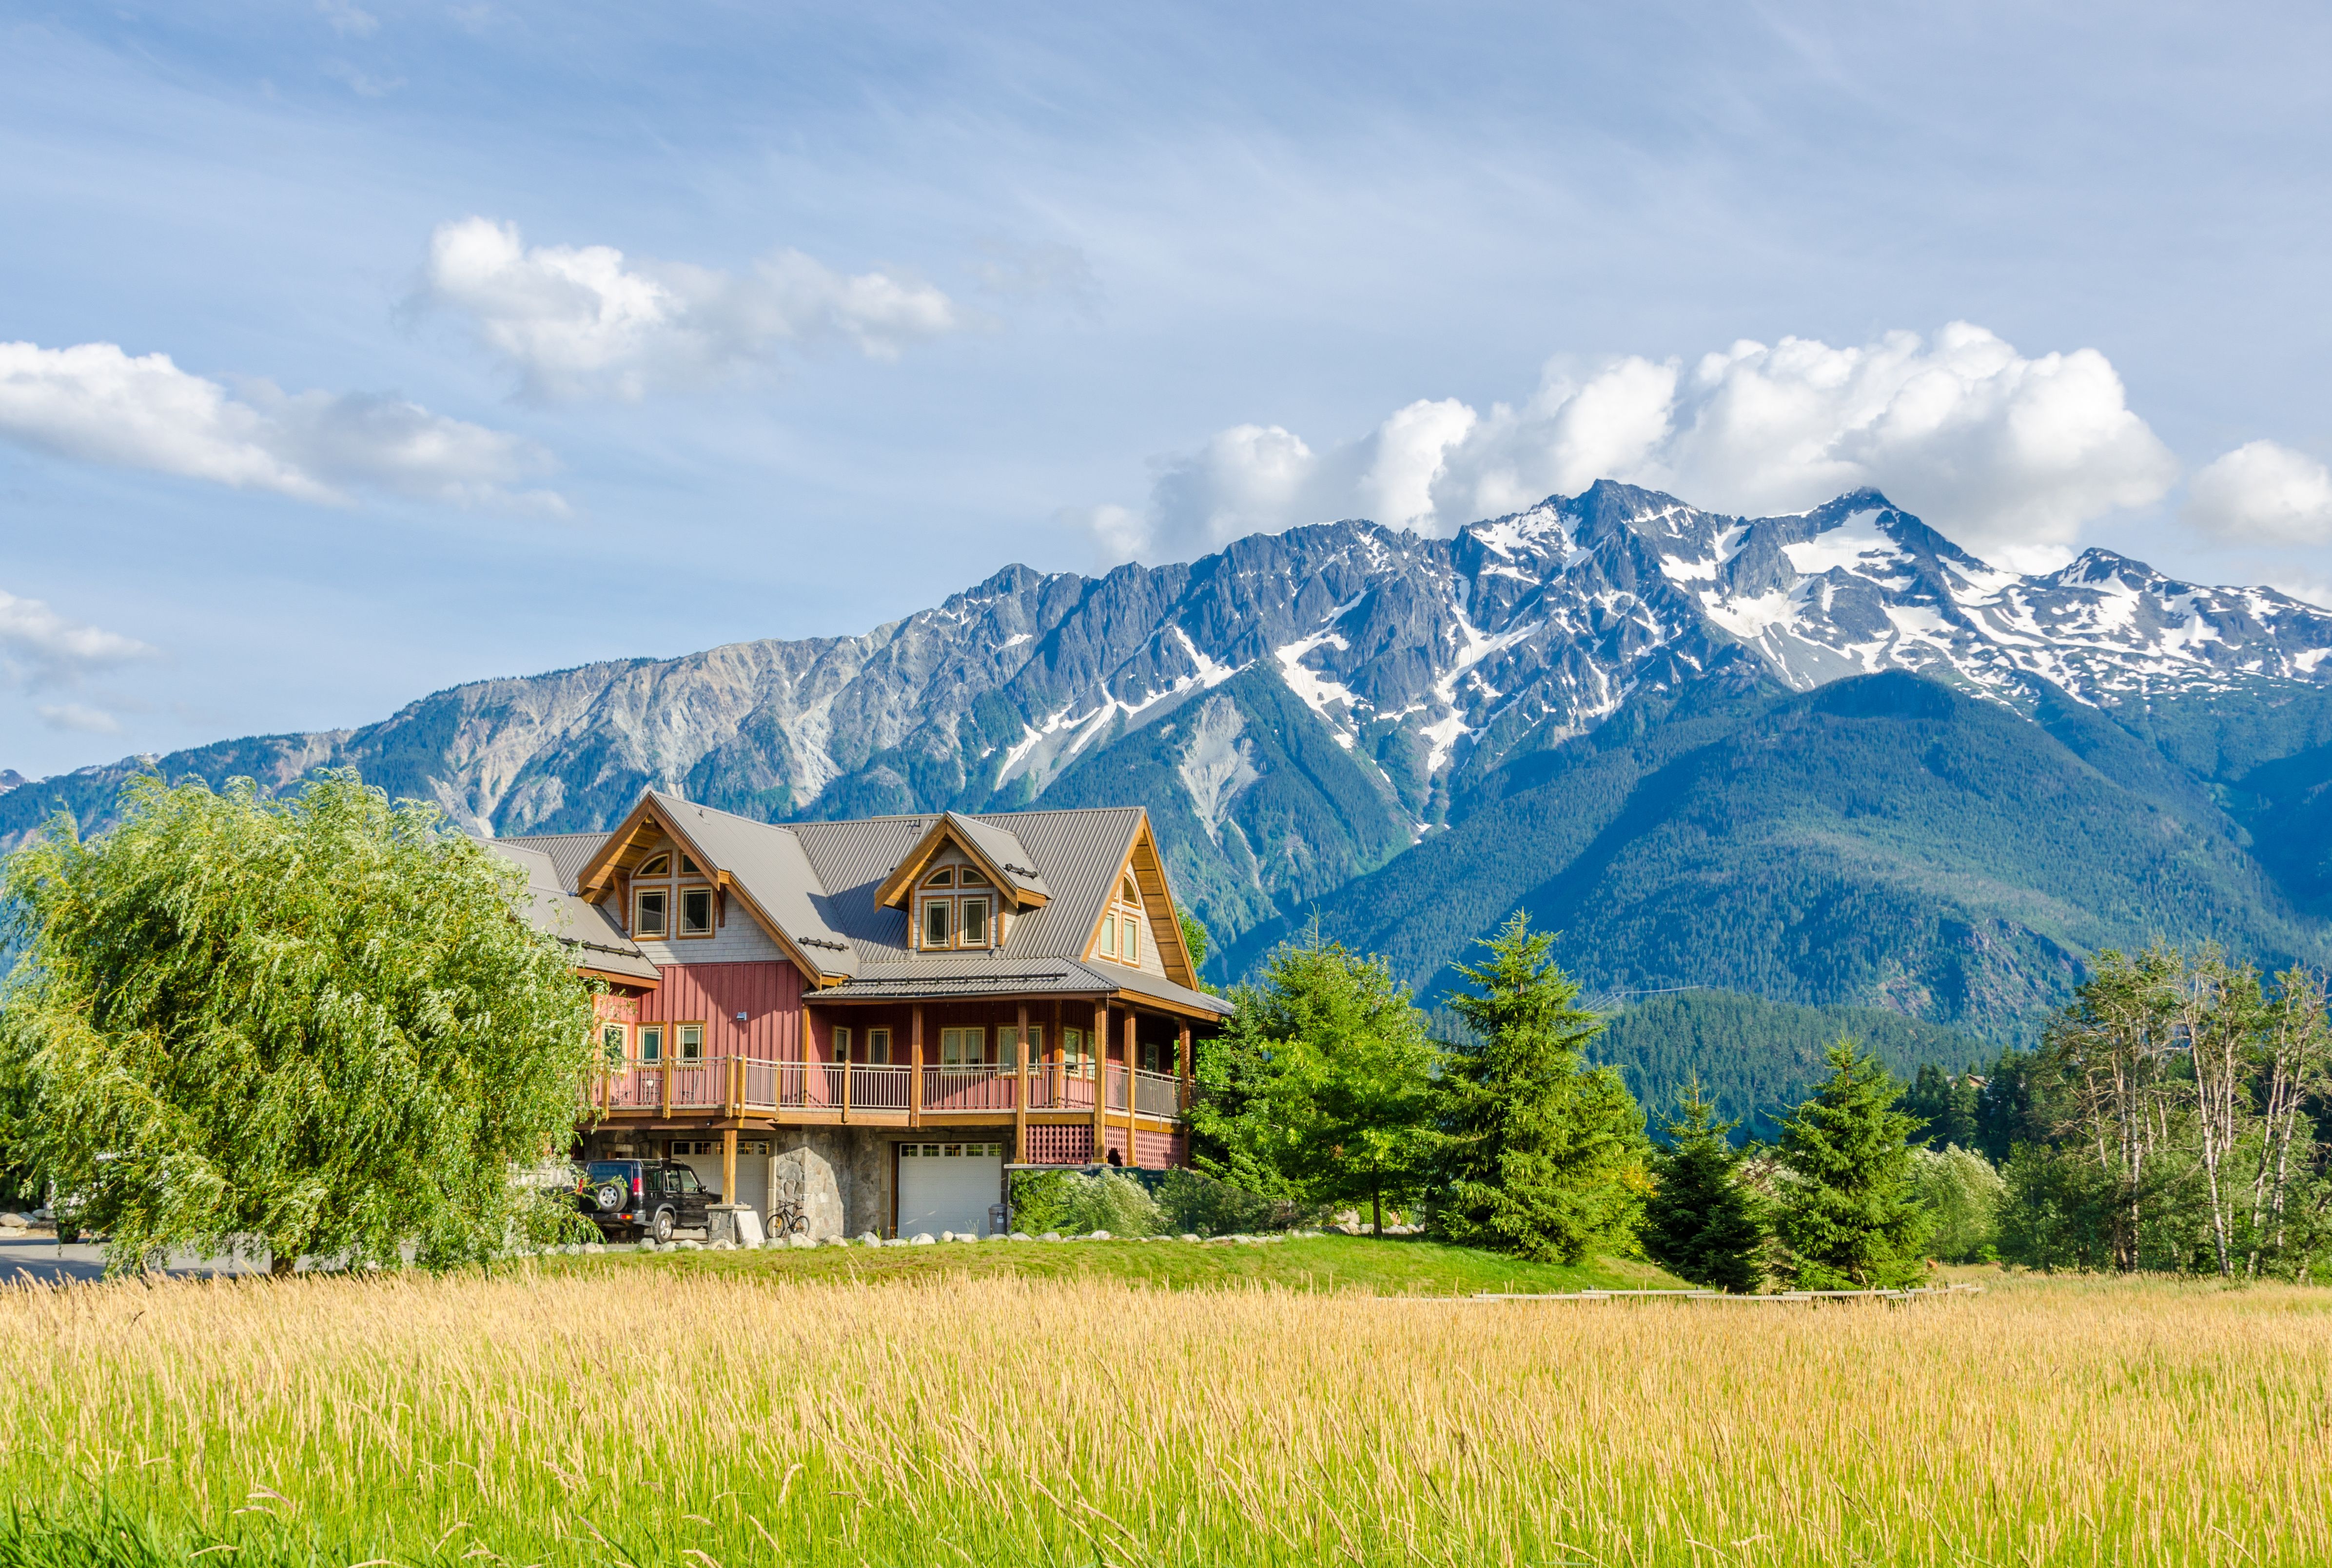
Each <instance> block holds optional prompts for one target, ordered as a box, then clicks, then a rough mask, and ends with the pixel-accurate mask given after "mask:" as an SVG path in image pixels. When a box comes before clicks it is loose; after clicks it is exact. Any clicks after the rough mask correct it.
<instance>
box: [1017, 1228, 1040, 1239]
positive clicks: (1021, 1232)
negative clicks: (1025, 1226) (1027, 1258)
mask: <svg viewBox="0 0 2332 1568" xmlns="http://www.w3.org/2000/svg"><path fill="white" fill-rule="evenodd" d="M1012 1239H1013V1240H1015V1241H1034V1240H1036V1239H1037V1238H1035V1237H1033V1236H1031V1235H1029V1234H1028V1233H1027V1231H1025V1230H1016V1231H1014V1232H1013V1233H1012Z"/></svg>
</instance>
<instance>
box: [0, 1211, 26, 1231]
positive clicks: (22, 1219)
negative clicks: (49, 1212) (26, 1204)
mask: <svg viewBox="0 0 2332 1568" xmlns="http://www.w3.org/2000/svg"><path fill="white" fill-rule="evenodd" d="M32 1222H33V1217H32V1216H31V1215H29V1214H0V1229H9V1230H22V1229H24V1228H25V1227H26V1226H28V1225H30V1224H32Z"/></svg>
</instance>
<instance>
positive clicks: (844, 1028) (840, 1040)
mask: <svg viewBox="0 0 2332 1568" xmlns="http://www.w3.org/2000/svg"><path fill="white" fill-rule="evenodd" d="M834 1059H835V1060H836V1061H837V1062H846V1061H848V1060H849V1059H850V1026H849V1025H848V1024H836V1025H835V1026H834Z"/></svg>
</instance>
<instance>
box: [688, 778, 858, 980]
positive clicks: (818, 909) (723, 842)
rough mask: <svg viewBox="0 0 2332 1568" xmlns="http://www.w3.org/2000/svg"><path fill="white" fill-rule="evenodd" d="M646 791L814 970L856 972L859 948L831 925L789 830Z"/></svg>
mask: <svg viewBox="0 0 2332 1568" xmlns="http://www.w3.org/2000/svg"><path fill="white" fill-rule="evenodd" d="M649 794H650V798H652V799H654V800H655V803H656V809H657V810H658V811H660V812H662V813H663V814H664V820H665V821H667V822H669V823H671V824H672V825H673V826H674V827H677V828H679V829H680V831H681V832H683V833H684V834H686V835H688V837H691V838H693V839H694V840H695V841H696V846H697V847H698V848H700V849H702V850H703V851H704V854H705V856H706V858H707V859H709V860H711V861H712V864H713V865H714V866H716V867H718V868H719V869H721V870H722V871H725V872H727V873H728V874H729V875H731V877H732V878H734V879H735V880H736V882H737V884H739V885H740V886H741V887H742V888H743V889H744V890H745V892H746V894H748V895H749V896H750V898H751V899H752V900H753V902H754V903H755V904H760V906H761V909H762V911H763V913H766V914H768V915H769V918H770V919H771V920H773V921H775V922H777V923H778V929H779V930H780V931H782V932H785V933H786V935H787V936H788V937H790V938H792V939H793V941H794V942H796V943H797V944H798V945H800V946H801V947H802V948H803V949H804V953H803V956H804V957H806V958H808V960H809V961H811V962H812V963H814V964H816V965H817V969H818V972H819V973H821V974H828V975H851V974H855V973H857V972H858V967H859V962H860V958H859V954H858V951H857V950H856V949H855V948H854V947H852V946H851V944H850V942H848V940H847V939H846V938H845V936H844V935H843V933H842V932H840V931H838V930H836V927H835V925H834V923H833V922H832V920H831V918H830V916H829V913H828V912H827V908H826V907H825V906H826V904H827V903H828V900H827V894H826V888H825V886H824V885H823V884H821V883H820V881H819V878H818V874H817V870H816V868H814V867H813V866H812V865H811V864H810V860H809V857H808V856H807V855H805V854H804V853H803V846H802V843H801V840H800V839H799V838H798V837H797V836H796V833H795V830H794V829H793V828H791V827H778V826H777V825H776V824H774V823H769V822H756V821H754V820H753V819H752V818H751V817H739V816H736V815H735V814H733V813H731V812H727V811H716V810H714V809H713V808H712V807H710V806H699V805H697V804H696V803H695V802H694V801H693V800H683V799H682V798H680V797H678V796H676V795H664V794H659V793H657V792H655V791H653V790H651V791H650V792H649Z"/></svg>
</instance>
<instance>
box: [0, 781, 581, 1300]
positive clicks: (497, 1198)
mask: <svg viewBox="0 0 2332 1568" xmlns="http://www.w3.org/2000/svg"><path fill="white" fill-rule="evenodd" d="M522 888H523V879H522V877H521V875H520V874H519V873H518V872H517V871H516V870H515V868H513V867H511V866H509V865H506V864H505V863H504V862H502V860H501V859H499V858H498V857H496V856H492V855H490V854H489V853H488V852H487V851H486V850H484V849H483V848H482V847H481V846H478V845H476V844H475V843H473V842H472V841H471V840H469V839H468V838H466V837H464V836H462V835H461V834H458V833H454V832H450V831H448V830H447V829H446V827H444V822H443V820H442V818H441V817H439V815H438V814H437V813H436V812H435V810H434V809H433V808H429V807H426V806H423V805H419V804H415V803H406V804H403V805H398V806H391V805H390V804H389V802H388V800H387V797H385V796H384V795H382V794H381V793H380V792H379V791H378V790H375V789H367V788H365V787H364V786H363V785H362V784H361V783H360V782H359V781H358V778H357V776H356V774H355V772H354V770H348V771H345V772H339V773H330V774H324V775H320V776H319V777H318V778H316V779H314V780H312V781H311V782H310V783H309V784H308V785H307V787H306V788H305V789H303V790H301V792H300V793H299V795H298V796H297V797H296V798H288V799H272V798H267V797H266V796H263V794H261V793H260V791H259V790H258V789H255V788H254V787H253V785H252V784H251V782H250V781H249V780H247V779H237V780H234V781H233V782H231V783H230V784H229V785H228V786H227V788H226V789H225V791H224V792H221V793H213V792H212V791H211V790H210V789H207V788H205V786H203V785H201V784H199V783H187V784H182V785H180V786H178V787H177V788H176V789H166V788H165V787H164V786H163V785H162V783H161V782H160V781H159V780H158V779H141V780H138V781H136V782H134V783H133V784H132V785H131V786H130V787H129V789H128V791H127V792H126V793H125V795H124V797H123V800H122V816H121V820H120V825H119V827H115V828H113V829H112V830H111V831H110V832H108V833H106V834H104V835H103V836H101V837H97V838H95V839H92V840H89V841H86V842H84V841H83V840H81V838H80V837H78V836H77V835H76V834H75V832H74V831H73V827H72V823H71V821H70V820H69V819H65V818H60V819H59V820H58V821H57V822H55V823H54V824H53V825H52V826H51V827H49V829H48V830H47V831H46V832H45V833H44V834H43V837H40V838H38V839H37V840H35V841H34V842H33V843H32V844H31V845H29V846H26V847H25V848H24V849H22V850H20V851H18V852H17V853H16V854H15V855H14V856H11V857H10V859H9V860H8V862H7V865H6V870H5V896H6V898H7V900H8V902H9V906H10V909H11V913H12V916H13V918H14V922H15V936H16V939H17V942H18V943H19V945H20V948H21V951H22V955H23V956H22V960H21V962H20V964H19V967H18V969H17V970H16V973H15V975H14V979H13V980H12V982H11V986H10V989H9V990H8V992H7V995H6V998H5V1007H4V1008H0V1075H5V1087H6V1090H7V1094H8V1101H7V1116H6V1123H5V1128H0V1136H5V1140H6V1142H7V1144H8V1152H9V1153H10V1155H11V1156H12V1157H14V1158H20V1159H24V1160H26V1161H28V1162H30V1163H31V1164H33V1166H34V1167H35V1168H37V1169H38V1170H39V1171H41V1172H42V1173H43V1175H45V1176H46V1177H48V1178H50V1179H53V1181H55V1183H56V1186H57V1189H58V1191H59V1193H60V1194H61V1197H62V1200H64V1201H66V1202H68V1203H70V1204H71V1206H72V1210H71V1211H72V1219H73V1222H74V1223H75V1224H76V1225H77V1226H78V1227H80V1228H81V1229H84V1230H91V1231H97V1232H101V1233H102V1234H103V1235H104V1236H105V1237H106V1238H107V1240H108V1243H109V1245H110V1249H111V1250H110V1257H111V1262H112V1264H113V1266H114V1267H137V1266H139V1265H140V1264H142V1263H144V1262H145V1261H147V1260H148V1259H150V1258H152V1257H155V1256H156V1255H158V1254H159V1253H162V1252H164V1251H165V1250H166V1249H168V1248H177V1247H191V1248H202V1249H205V1250H208V1251H227V1250H235V1251H243V1252H246V1253H248V1252H255V1251H259V1250H264V1251H266V1252H268V1253H270V1254H272V1257H273V1258H274V1260H275V1266H276V1267H277V1268H278V1269H279V1270H280V1269H284V1268H288V1267H290V1266H291V1264H292V1260H293V1259H295V1258H297V1257H301V1256H302V1255H308V1256H315V1257H333V1258H339V1259H345V1260H347V1261H348V1262H349V1263H352V1264H368V1263H370V1264H380V1265H384V1266H386V1265H394V1264H396V1263H397V1262H398V1261H399V1260H400V1258H401V1257H402V1256H403V1252H404V1249H405V1248H407V1247H411V1248H416V1249H417V1256H418V1258H419V1260H420V1261H421V1262H422V1263H424V1264H425V1265H430V1266H440V1265H444V1264H449V1263H453V1262H455V1261H459V1260H463V1259H475V1258H482V1257H490V1256H492V1255H493V1254H494V1253H496V1252H497V1251H499V1250H500V1249H502V1248H504V1247H505V1246H507V1245H508V1243H509V1241H510V1240H511V1238H512V1236H513V1234H514V1230H516V1231H524V1230H526V1229H528V1228H530V1227H534V1228H538V1229H548V1228H550V1227H555V1226H557V1225H558V1224H559V1214H558V1211H557V1210H556V1209H553V1208H551V1207H550V1206H549V1205H548V1204H547V1203H546V1202H545V1201H544V1200H541V1199H540V1198H539V1197H530V1195H529V1194H528V1193H527V1192H526V1191H525V1190H522V1189H521V1188H519V1187H516V1186H514V1184H513V1173H514V1171H515V1170H516V1169H517V1168H520V1167H525V1166H534V1165H539V1164H540V1163H541V1162H543V1161H544V1160H545V1159H546V1157H549V1156H551V1155H553V1154H554V1153H556V1152H560V1151H563V1149H564V1148H565V1147H566V1145H567V1143H568V1142H569V1138H570V1137H571V1135H572V1133H573V1131H574V1124H575V1117H576V1113H577V1110H578V1094H577V1088H578V1083H579V1082H580V1079H581V1076H582V1074H583V1072H584V1070H585V1067H586V1066H587V1064H588V1060H589V1056H590V1052H591V1049H592V1042H591V1033H592V1029H591V1024H592V1018H591V1012H592V1008H591V999H590V995H589V992H588V989H587V988H586V986H585V984H584V982H583V981H582V980H579V979H578V978H577V976H576V975H575V973H574V972H573V970H571V969H570V968H569V964H568V961H567V960H566V958H565V957H564V956H563V955H562V953H561V952H560V950H559V944H558V942H556V941H554V940H552V939H550V938H548V937H545V936H543V935H540V934H539V933H538V932H534V931H533V930H531V929H530V927H529V926H527V925H526V924H525V923H523V922H521V920H520V919H518V918H516V915H515V913H514V904H513V901H514V900H515V899H516V898H517V897H518V896H519V895H520V894H521V891H522Z"/></svg>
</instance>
